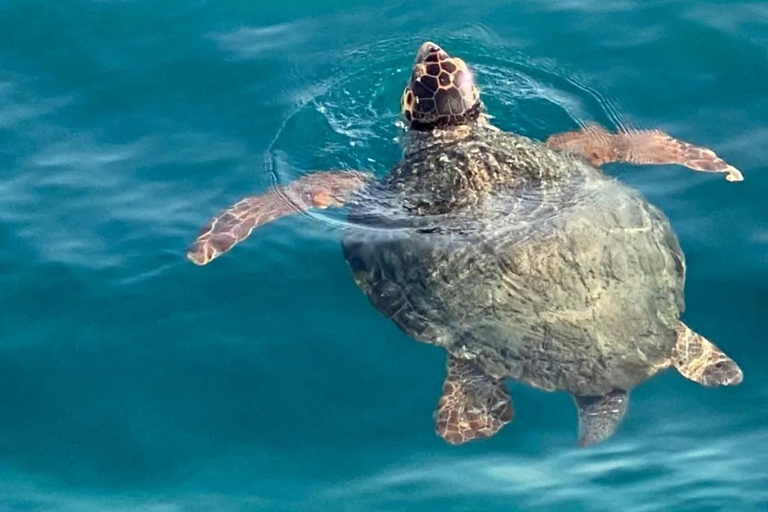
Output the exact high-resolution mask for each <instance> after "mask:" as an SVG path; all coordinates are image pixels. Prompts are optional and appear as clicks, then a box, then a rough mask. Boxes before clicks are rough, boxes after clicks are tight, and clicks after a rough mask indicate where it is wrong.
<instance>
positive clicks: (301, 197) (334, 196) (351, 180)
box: [187, 171, 371, 265]
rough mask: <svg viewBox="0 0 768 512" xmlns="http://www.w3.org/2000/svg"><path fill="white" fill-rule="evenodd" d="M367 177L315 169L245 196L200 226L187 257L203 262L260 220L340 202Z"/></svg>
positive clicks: (353, 172) (219, 253)
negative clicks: (294, 178) (253, 194)
mask: <svg viewBox="0 0 768 512" xmlns="http://www.w3.org/2000/svg"><path fill="white" fill-rule="evenodd" d="M370 178H371V175H370V174H367V173H363V172H357V171H325V172H317V173H314V174H309V175H307V176H304V177H303V178H300V179H298V180H296V181H293V182H291V183H289V184H288V185H285V186H283V187H278V188H275V189H273V190H270V191H269V192H267V193H266V194H263V195H260V196H251V197H246V198H245V199H243V200H241V201H239V202H237V203H235V204H234V205H232V206H230V207H229V208H227V209H226V210H224V211H223V212H222V213H220V214H219V215H218V216H216V217H215V218H213V219H212V220H211V221H210V222H209V223H208V225H206V226H205V227H204V228H203V230H202V233H201V234H200V236H199V237H198V238H197V240H195V242H194V243H193V244H192V246H191V247H190V248H189V252H187V257H188V258H189V259H190V260H191V261H192V262H193V263H195V264H197V265H205V264H206V263H209V262H210V261H211V260H213V259H214V258H217V257H219V256H221V255H222V254H224V253H225V252H227V251H228V250H230V249H231V248H232V247H234V245H235V244H237V243H239V242H242V241H243V240H245V239H246V238H247V237H248V235H250V234H251V232H252V231H253V230H254V229H255V228H257V227H259V226H260V225H262V224H266V223H267V222H271V221H273V220H276V219H279V218H280V217H285V216H286V215H292V214H295V213H298V212H301V211H304V210H309V209H310V208H328V207H330V206H343V205H344V203H345V202H346V201H347V199H348V198H349V196H350V195H351V194H352V193H354V192H357V191H359V190H361V189H362V188H363V187H364V186H365V184H366V183H367V182H368V181H369V180H370Z"/></svg>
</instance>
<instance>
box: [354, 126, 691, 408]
mask: <svg viewBox="0 0 768 512" xmlns="http://www.w3.org/2000/svg"><path fill="white" fill-rule="evenodd" d="M372 195H374V196H375V197H377V198H378V200H377V203H376V207H375V208H371V207H370V205H363V204H361V205H356V206H353V208H352V212H351V215H350V218H351V220H352V222H353V223H359V224H371V225H375V226H377V227H378V228H380V229H377V230H350V231H349V232H348V233H347V234H346V236H345V238H344V240H343V250H344V254H345V257H346V258H347V260H348V262H349V265H350V267H351V269H352V271H353V273H354V276H355V280H356V281H357V283H358V284H359V285H360V287H361V288H362V289H363V290H364V291H365V292H366V293H367V295H368V297H369V299H370V301H371V302H372V303H373V305H374V306H375V307H376V308H378V309H379V310H380V311H381V312H382V313H384V314H385V315H387V316H389V317H391V318H392V319H393V320H394V321H395V322H396V324H397V325H398V326H399V327H400V328H401V329H403V330H404V331H405V332H406V333H408V334H409V335H411V336H412V337H414V338H415V339H417V340H420V341H423V342H427V343H432V344H435V345H439V346H443V347H445V348H446V349H447V350H448V351H449V352H450V353H452V354H456V355H459V356H461V357H464V358H469V359H472V360H473V361H474V362H475V363H476V364H477V365H478V368H480V369H481V370H482V371H483V372H484V373H486V374H487V375H489V376H492V377H493V378H511V379H517V380H521V381H524V382H527V383H529V384H531V385H533V386H536V387H539V388H542V389H547V390H556V389H561V390H567V391H570V392H572V393H574V394H576V395H589V396H595V395H603V394H606V393H609V392H611V391H613V390H614V389H631V388H633V387H634V386H636V385H637V384H639V383H641V382H642V381H644V380H645V379H647V378H649V377H650V376H652V375H653V374H655V373H656V372H658V371H659V370H661V369H663V368H664V367H665V366H668V365H669V361H670V357H671V354H672V350H673V348H674V346H675V343H676V340H677V336H678V334H677V326H678V317H679V315H680V313H681V312H682V310H683V294H682V290H683V284H684V278H685V262H684V256H683V254H682V251H681V250H680V246H679V244H678V241H677V238H676V236H675V234H674V233H673V231H672V229H671V227H670V225H669V222H668V220H667V218H666V217H665V216H664V214H663V213H661V212H660V211H659V210H658V209H657V208H655V207H654V206H652V205H650V204H649V203H648V202H647V201H645V200H644V199H643V198H642V197H641V196H640V194H639V193H637V192H635V191H633V190H632V189H630V188H628V187H626V186H624V185H622V184H620V183H619V182H617V181H615V180H613V179H611V178H608V177H606V176H605V175H603V174H602V173H601V172H600V171H599V170H598V169H597V168H595V167H593V166H592V165H590V164H589V163H588V162H586V161H585V160H584V159H583V158H579V157H573V156H570V155H568V154H566V153H564V152H561V151H556V150H554V149H550V148H548V147H546V146H545V145H544V144H542V143H539V142H535V141H532V140H530V139H527V138H525V137H520V136H516V135H513V134H509V133H504V132H501V131H499V130H496V129H494V128H493V127H491V126H490V125H488V124H487V123H486V122H485V121H484V120H483V119H482V118H480V119H479V120H478V121H477V122H476V123H474V124H472V125H470V126H468V127H466V129H458V130H457V129H455V130H445V131H441V130H435V131H432V132H429V133H424V134H418V133H417V134H411V137H410V139H409V145H408V147H407V148H406V151H405V158H404V160H403V162H402V163H401V164H400V165H399V166H397V167H396V168H395V169H394V170H393V171H392V173H391V174H390V175H389V176H387V177H386V178H385V179H383V180H382V181H381V182H380V183H378V184H376V185H375V189H374V190H372ZM387 228H388V229H387Z"/></svg>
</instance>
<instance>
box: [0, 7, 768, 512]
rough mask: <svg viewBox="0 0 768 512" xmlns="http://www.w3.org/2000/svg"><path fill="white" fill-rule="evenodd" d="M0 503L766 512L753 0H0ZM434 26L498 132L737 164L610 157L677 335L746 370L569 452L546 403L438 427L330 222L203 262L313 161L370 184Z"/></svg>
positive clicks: (764, 37)
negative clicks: (675, 288) (668, 244)
mask: <svg viewBox="0 0 768 512" xmlns="http://www.w3.org/2000/svg"><path fill="white" fill-rule="evenodd" d="M0 34H2V37H0V168H2V171H0V172H1V174H0V244H2V248H3V250H2V251H0V269H2V272H0V299H1V300H2V306H3V308H2V310H3V316H2V321H1V322H0V509H3V510H13V511H16V510H18V511H38V510H40V511H43V510H44V511H78V512H80V511H86V512H90V511H104V510H119V511H130V512H134V511H152V512H171V511H173V512H175V511H185V512H186V511H235V510H238V511H239V510H275V511H296V510H301V511H310V512H314V511H321V510H322V511H326V510H333V511H433V510H449V511H475V510H483V511H486V512H490V511H497V510H498V511H502V510H503V511H516V510H536V511H563V510H566V511H587V510H589V511H615V510H621V511H632V512H650V511H667V510H674V511H720V510H723V511H758V510H768V405H766V401H767V400H768V374H766V370H765V368H766V366H765V364H766V363H765V361H766V360H768V343H766V331H768V303H766V296H767V293H768V270H767V269H766V265H765V263H766V260H767V257H766V254H767V252H768V221H767V220H766V219H768V202H766V200H765V197H766V192H768V175H767V174H766V170H767V169H768V163H767V162H768V158H767V157H766V147H768V94H766V93H768V8H766V5H765V3H762V2H715V1H699V2H686V1H666V2H643V1H640V0H618V1H611V2H599V1H589V0H561V1H544V0H538V1H528V2H515V1H512V2H510V1H504V2H502V1H492V2H469V1H464V0H456V1H444V2H430V1H424V2H419V3H414V2H391V3H387V2H367V3H362V2H359V1H356V2H351V1H333V2H330V1H329V2H299V1H293V0H287V1H283V2H279V3H271V2H270V3H267V2H264V1H263V0H261V1H257V2H245V1H233V0H230V1H224V0H221V1H218V2H205V1H201V0H196V1H189V2H171V1H155V2H141V1H138V0H137V1H107V0H104V1H90V2H88V1H83V0H70V1H68V2H50V1H48V2H45V1H21V0H5V1H3V2H0ZM424 39H433V40H435V41H437V42H439V43H440V44H442V45H444V46H445V47H446V49H448V50H449V51H450V52H452V53H455V54H457V55H460V56H462V57H464V58H465V59H466V60H467V61H468V62H470V64H471V65H473V67H474V69H475V70H476V75H477V79H478V81H479V82H480V85H481V86H482V88H483V94H484V97H485V98H486V102H487V104H488V106H489V108H490V110H491V112H492V113H493V114H494V115H495V116H496V122H497V124H498V125H499V126H501V127H502V128H504V129H507V130H514V131H518V132H521V133H524V134H526V135H530V136H533V137H537V138H543V137H546V136H547V135H548V134H550V133H555V132H558V131H564V130H570V129H575V128H577V127H578V126H579V124H583V123H587V122H598V123H601V124H603V125H605V126H608V127H610V128H612V129H615V128H617V127H618V126H633V127H638V128H651V127H658V128H662V129H664V130H666V131H668V132H670V133H673V134H674V135H676V136H677V137H680V138H683V139H686V140H690V141H693V142H696V143H697V144H701V145H706V146H709V147H712V148H714V149H715V150H716V151H717V152H718V153H719V154H721V155H722V156H723V157H724V158H725V159H727V160H728V161H729V162H731V163H732V164H734V165H736V166H737V167H739V168H740V169H741V170H742V171H743V172H744V175H745V178H746V180H745V182H744V183H741V184H730V183H727V182H726V181H725V180H724V179H723V177H722V175H708V174H703V173H694V172H690V171H687V170H684V169H682V168H679V167H673V166H659V167H653V168H652V167H645V168H641V167H631V166H627V165H618V164H614V165H611V166H609V167H608V168H607V171H608V172H609V173H611V174H612V175H615V176H617V177H619V178H620V179H621V180H623V181H625V182H627V183H630V184H632V185H633V186H635V187H637V188H639V189H640V190H642V191H643V192H644V193H645V194H646V196H647V197H648V198H649V199H651V200H652V201H653V202H654V203H655V204H657V205H659V206H660V207H662V208H663V209H664V211H665V212H666V213H667V214H668V215H669V217H670V218H671V220H672V222H673V225H674V226H675V228H676V230H677V232H678V234H679V236H680V240H681V243H682V246H683V249H684V250H685V252H686V254H687V257H688V262H689V274H688V275H689V277H688V285H687V300H688V310H687V312H686V315H685V319H686V321H687V322H688V323H689V324H691V325H692V326H694V327H695V328H696V329H697V330H699V331H701V332H702V333H704V334H705V335H706V336H707V337H709V338H710V339H712V340H713V341H715V342H716V343H718V344H719V345H720V346H721V347H723V348H724V349H725V350H726V351H727V353H728V354H729V355H730V356H732V357H733V358H734V359H735V360H736V361H738V362H739V363H740V365H741V367H742V368H743V370H744V373H745V380H744V383H743V384H742V385H741V386H739V387H736V388H730V389H729V388H725V389H717V390H711V389H705V388H703V387H700V386H698V385H696V384H694V383H692V382H690V381H687V380H685V379H683V378H681V377H680V376H679V375H676V374H675V373H674V372H668V373H665V374H663V375H662V376H660V377H658V378H655V379H653V380H652V381H649V382H648V383H646V384H645V385H643V386H642V387H640V388H639V389H637V390H636V391H635V392H634V393H633V396H632V404H631V407H630V412H629V414H628V416H627V420H626V421H625V423H624V425H623V427H622V428H621V430H620V431H619V433H618V434H617V435H616V436H615V437H614V438H613V439H611V440H610V441H609V442H607V443H605V444H603V445H600V446H597V447H595V448H593V449H589V450H581V449H579V448H577V447H576V412H575V408H574V407H573V404H572V402H571V399H570V397H568V396H567V395H566V394H564V393H554V394H550V393H544V392H541V391H536V390H533V389H531V388H528V387H525V386H522V385H518V384H512V385H511V389H512V393H513V395H514V400H515V404H516V409H517V418H516V420H515V422H514V423H513V424H511V425H509V426H507V427H506V428H505V429H504V430H503V431H502V432H501V433H500V434H499V435H497V436H496V437H494V438H492V439H489V440H485V441H482V442H476V443H472V444H469V445H466V446H461V447H451V446H449V445H447V444H445V443H444V442H443V441H442V440H441V439H439V438H438V437H437V436H436V435H435V434H434V432H433V423H432V411H433V410H434V407H435V405H436V402H437V398H438V396H439V394H440V388H441V384H442V379H443V375H444V353H443V352H442V351H440V350H438V349H436V348H434V347H430V346H427V345H423V344H419V343H416V342H413V341H411V340H409V339H408V338H407V337H406V336H405V335H404V334H402V333H401V332H400V331H399V330H398V329H397V328H396V327H395V325H394V324H393V323H392V322H391V321H389V320H388V319H386V318H384V317H382V316H380V315H379V314H378V313H377V312H376V311H375V310H374V309H373V308H372V307H371V306H370V305H369V304H368V301H367V299H366V298H365V297H364V295H363V294H362V293H361V292H360V291H359V290H358V289H357V288H356V287H355V285H354V283H353V281H352V279H351V277H350V273H349V271H348V268H347V266H346V264H345V262H344V261H343V258H342V257H341V250H340V247H339V243H338V241H339V238H340V233H341V231H342V230H343V229H344V216H343V212H341V211H324V212H321V213H314V214H312V215H309V216H300V217H296V218H292V219H290V220H283V221H280V222H277V223H274V224H270V225H268V226H266V227H264V228H263V229H261V230H260V232H258V233H257V234H256V235H254V236H253V237H252V238H251V239H249V241H247V242H246V243H244V244H242V245H240V246H238V247H237V248H236V249H235V250H234V251H233V252H232V253H231V254H228V255H227V256H226V257H224V258H222V259H220V260H217V261H215V262H213V263H212V264H211V265H209V266H206V267H202V268H200V267H196V266H194V265H192V264H190V263H189V262H188V261H187V260H186V259H185V250H186V247H187V245H188V244H189V243H190V242H191V241H192V240H193V239H194V237H195V236H196V235H197V232H198V230H199V228H200V227H201V226H202V225H203V224H204V223H205V222H206V221H207V220H208V218H209V217H210V216H211V215H213V214H214V213H216V212H217V211H219V210H220V209H221V208H223V207H225V206H227V205H229V204H230V203H232V202H234V201H236V200H238V199H239V198H240V197H242V196H245V195H248V194H252V193H255V192H259V191H263V190H265V189H267V188H268V187H270V186H272V185H273V184H274V183H285V182H288V181H290V180H292V179H295V178H296V177H298V176H301V175H303V174H305V173H308V172H311V171H312V170H314V169H328V168H332V167H337V166H344V167H351V168H365V169H370V170H372V171H374V172H376V173H379V174H382V173H384V172H386V170H387V168H388V167H389V166H390V165H391V164H393V163H394V162H396V161H397V159H398V157H399V152H400V147H399V146H398V137H399V136H400V135H401V133H402V130H401V128H400V127H399V126H398V125H397V115H398V106H399V105H398V101H399V95H400V93H401V91H402V87H403V85H404V83H405V80H406V78H407V76H408V66H409V65H410V63H411V61H412V59H413V53H414V52H415V50H416V48H417V47H418V45H419V44H420V43H421V42H422V41H423V40H424Z"/></svg>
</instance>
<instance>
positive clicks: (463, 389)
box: [435, 355, 515, 444]
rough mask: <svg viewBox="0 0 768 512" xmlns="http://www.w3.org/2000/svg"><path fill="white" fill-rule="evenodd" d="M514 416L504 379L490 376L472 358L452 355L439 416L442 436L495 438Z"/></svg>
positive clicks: (450, 440)
mask: <svg viewBox="0 0 768 512" xmlns="http://www.w3.org/2000/svg"><path fill="white" fill-rule="evenodd" d="M514 416H515V411H514V408H513V407H512V399H511V398H510V396H509V391H508V390H507V387H506V386H505V385H504V381H503V380H502V379H494V378H493V377H491V376H489V375H486V374H485V372H483V371H482V370H481V369H480V368H478V367H477V366H476V365H475V363H473V362H472V361H468V360H466V359H459V358H458V357H453V356H450V355H449V356H448V375H447V376H446V378H445V383H444V384H443V396H442V397H440V403H439V404H438V407H437V413H436V418H435V419H436V421H435V430H436V431H437V434H438V435H439V436H440V437H442V438H443V439H445V440H446V441H447V442H448V443H450V444H463V443H466V442H469V441H472V440H473V439H476V438H482V437H491V436H492V435H494V434H495V433H496V432H498V431H499V430H500V429H501V427H503V426H504V425H506V424H507V423H509V422H510V421H512V419H513V418H514Z"/></svg>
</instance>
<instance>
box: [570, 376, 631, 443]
mask: <svg viewBox="0 0 768 512" xmlns="http://www.w3.org/2000/svg"><path fill="white" fill-rule="evenodd" d="M573 398H574V400H575V401H576V407H578V409H579V445H580V446H590V445H593V444H597V443H601V442H603V441H605V440H606V439H608V438H609V437H611V436H612V435H613V434H614V432H616V429H617V428H619V425H620V424H621V422H622V420H623V419H624V415H626V414H627V407H628V406H629V393H627V392H626V391H624V390H621V389H617V390H614V391H611V392H610V393H608V394H607V395H603V396H577V395H574V396H573Z"/></svg>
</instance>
